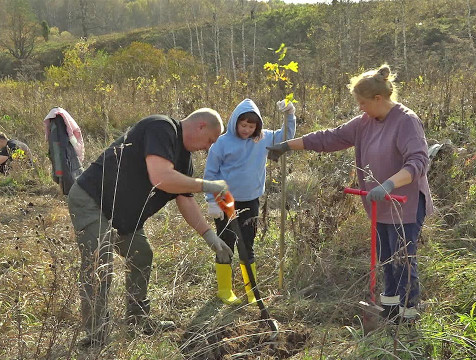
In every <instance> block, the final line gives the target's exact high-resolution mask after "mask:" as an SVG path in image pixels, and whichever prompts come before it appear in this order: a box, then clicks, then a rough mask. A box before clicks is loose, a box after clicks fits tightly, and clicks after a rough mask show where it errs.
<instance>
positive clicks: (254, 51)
mask: <svg viewBox="0 0 476 360" xmlns="http://www.w3.org/2000/svg"><path fill="white" fill-rule="evenodd" d="M255 58H256V21H255V28H254V30H253V70H252V71H253V74H254V73H255Z"/></svg>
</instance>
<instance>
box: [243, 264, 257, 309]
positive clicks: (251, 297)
mask: <svg viewBox="0 0 476 360" xmlns="http://www.w3.org/2000/svg"><path fill="white" fill-rule="evenodd" d="M250 266H251V271H252V272H253V275H254V278H255V282H256V263H251V264H250ZM240 267H241V274H242V275H243V282H244V283H245V290H246V295H247V296H248V304H254V303H256V298H255V294H254V293H253V290H252V288H251V282H250V277H249V276H248V272H247V271H246V266H245V264H243V263H240Z"/></svg>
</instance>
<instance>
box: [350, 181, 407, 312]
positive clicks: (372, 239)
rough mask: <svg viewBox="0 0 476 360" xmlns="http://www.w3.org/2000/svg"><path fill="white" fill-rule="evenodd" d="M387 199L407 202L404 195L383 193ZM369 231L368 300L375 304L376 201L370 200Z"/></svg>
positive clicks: (353, 191) (354, 190) (351, 191)
mask: <svg viewBox="0 0 476 360" xmlns="http://www.w3.org/2000/svg"><path fill="white" fill-rule="evenodd" d="M344 193H346V194H352V195H361V196H366V195H367V194H368V193H369V192H368V191H364V190H360V189H352V188H345V189H344ZM385 199H387V200H397V201H398V202H401V203H406V202H407V197H406V196H400V195H389V194H387V195H385ZM371 220H372V225H371V231H370V234H371V236H370V300H371V301H372V302H373V303H374V304H375V285H376V283H377V280H376V276H375V267H376V266H377V202H376V201H372V212H371Z"/></svg>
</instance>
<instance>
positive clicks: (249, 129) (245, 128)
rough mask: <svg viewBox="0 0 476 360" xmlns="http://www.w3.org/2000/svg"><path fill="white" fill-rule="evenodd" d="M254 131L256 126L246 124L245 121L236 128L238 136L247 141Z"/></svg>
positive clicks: (246, 121)
mask: <svg viewBox="0 0 476 360" xmlns="http://www.w3.org/2000/svg"><path fill="white" fill-rule="evenodd" d="M255 130H256V124H255V123H250V122H248V120H247V119H243V120H241V121H240V122H239V123H238V126H237V131H238V136H239V137H240V138H242V139H248V138H249V137H250V136H251V135H253V133H254V132H255Z"/></svg>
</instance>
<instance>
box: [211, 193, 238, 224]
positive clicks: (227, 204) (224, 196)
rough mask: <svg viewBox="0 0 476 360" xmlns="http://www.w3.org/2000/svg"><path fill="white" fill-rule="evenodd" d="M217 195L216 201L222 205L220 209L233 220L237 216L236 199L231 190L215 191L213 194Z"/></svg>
mask: <svg viewBox="0 0 476 360" xmlns="http://www.w3.org/2000/svg"><path fill="white" fill-rule="evenodd" d="M213 196H215V201H216V203H217V204H218V206H219V207H220V209H222V210H223V212H224V213H225V214H226V216H227V217H228V219H230V220H232V219H234V218H235V216H236V215H235V199H234V198H233V195H231V192H229V191H225V192H221V193H215V194H213Z"/></svg>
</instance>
